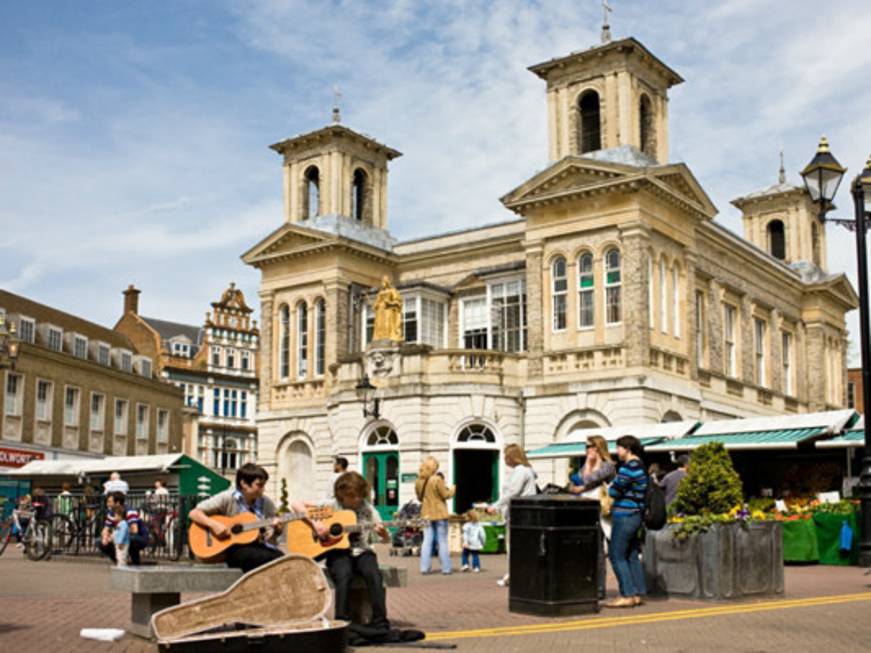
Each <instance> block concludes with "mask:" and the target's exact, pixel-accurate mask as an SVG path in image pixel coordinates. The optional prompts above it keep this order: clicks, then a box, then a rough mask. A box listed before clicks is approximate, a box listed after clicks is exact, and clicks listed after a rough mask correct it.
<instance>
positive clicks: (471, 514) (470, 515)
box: [464, 510, 478, 522]
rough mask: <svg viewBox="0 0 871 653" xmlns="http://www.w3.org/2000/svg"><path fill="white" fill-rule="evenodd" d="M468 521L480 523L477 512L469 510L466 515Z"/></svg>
mask: <svg viewBox="0 0 871 653" xmlns="http://www.w3.org/2000/svg"><path fill="white" fill-rule="evenodd" d="M464 516H465V518H466V521H471V522H476V521H478V512H477V511H475V510H468V511H467V512H466V514H465V515H464Z"/></svg>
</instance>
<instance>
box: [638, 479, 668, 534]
mask: <svg viewBox="0 0 871 653" xmlns="http://www.w3.org/2000/svg"><path fill="white" fill-rule="evenodd" d="M643 518H644V526H645V528H647V530H649V531H658V530H659V529H661V528H662V527H663V526H665V522H666V521H667V514H666V509H665V492H663V491H662V488H661V487H660V486H659V483H657V482H656V481H655V480H653V477H652V476H648V477H647V491H646V492H645V493H644V513H643Z"/></svg>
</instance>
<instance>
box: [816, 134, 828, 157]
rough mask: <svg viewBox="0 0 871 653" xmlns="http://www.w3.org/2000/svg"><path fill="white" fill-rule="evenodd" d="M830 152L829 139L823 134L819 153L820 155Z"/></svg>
mask: <svg viewBox="0 0 871 653" xmlns="http://www.w3.org/2000/svg"><path fill="white" fill-rule="evenodd" d="M828 151H829V139H828V138H826V135H825V134H823V135H822V136H820V144H819V145H818V146H817V152H818V153H820V154H824V153H826V152H828Z"/></svg>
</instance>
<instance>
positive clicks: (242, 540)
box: [188, 509, 353, 562]
mask: <svg viewBox="0 0 871 653" xmlns="http://www.w3.org/2000/svg"><path fill="white" fill-rule="evenodd" d="M329 514H331V511H320V510H318V509H313V510H310V511H307V512H306V513H294V512H288V513H284V514H281V515H278V519H280V520H281V522H282V523H283V524H286V523H290V522H297V523H298V524H299V525H300V526H302V527H303V528H306V529H309V530H311V528H312V527H311V525H310V524H311V520H314V519H322V518H324V517H326V516H327V515H329ZM351 514H352V515H353V513H351ZM210 519H214V520H215V521H217V522H220V523H222V524H224V525H225V526H227V527H228V528H229V536H228V537H225V538H223V539H219V538H217V537H215V535H214V534H213V533H212V531H211V530H209V529H208V528H204V527H203V526H200V525H199V524H195V523H191V526H190V530H189V531H188V545H189V546H190V549H191V553H193V554H194V555H195V556H196V557H197V558H199V559H200V560H202V561H203V562H219V561H221V560H222V559H223V557H224V553H225V552H226V551H227V549H229V548H230V547H231V546H233V545H234V544H251V543H253V542H256V541H257V540H258V539H260V537H261V534H262V532H263V531H264V530H265V529H268V528H271V527H272V519H258V518H257V515H255V514H254V513H253V512H242V513H239V514H238V515H234V516H233V517H225V516H223V515H212V516H211V517H210Z"/></svg>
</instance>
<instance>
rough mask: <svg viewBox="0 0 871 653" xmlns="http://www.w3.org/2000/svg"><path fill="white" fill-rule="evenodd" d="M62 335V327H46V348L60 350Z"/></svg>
mask: <svg viewBox="0 0 871 653" xmlns="http://www.w3.org/2000/svg"><path fill="white" fill-rule="evenodd" d="M63 335H64V332H63V330H62V329H58V328H57V327H53V326H50V327H48V338H47V340H46V344H47V345H48V348H49V349H51V350H52V351H61V349H62V348H63Z"/></svg>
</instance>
